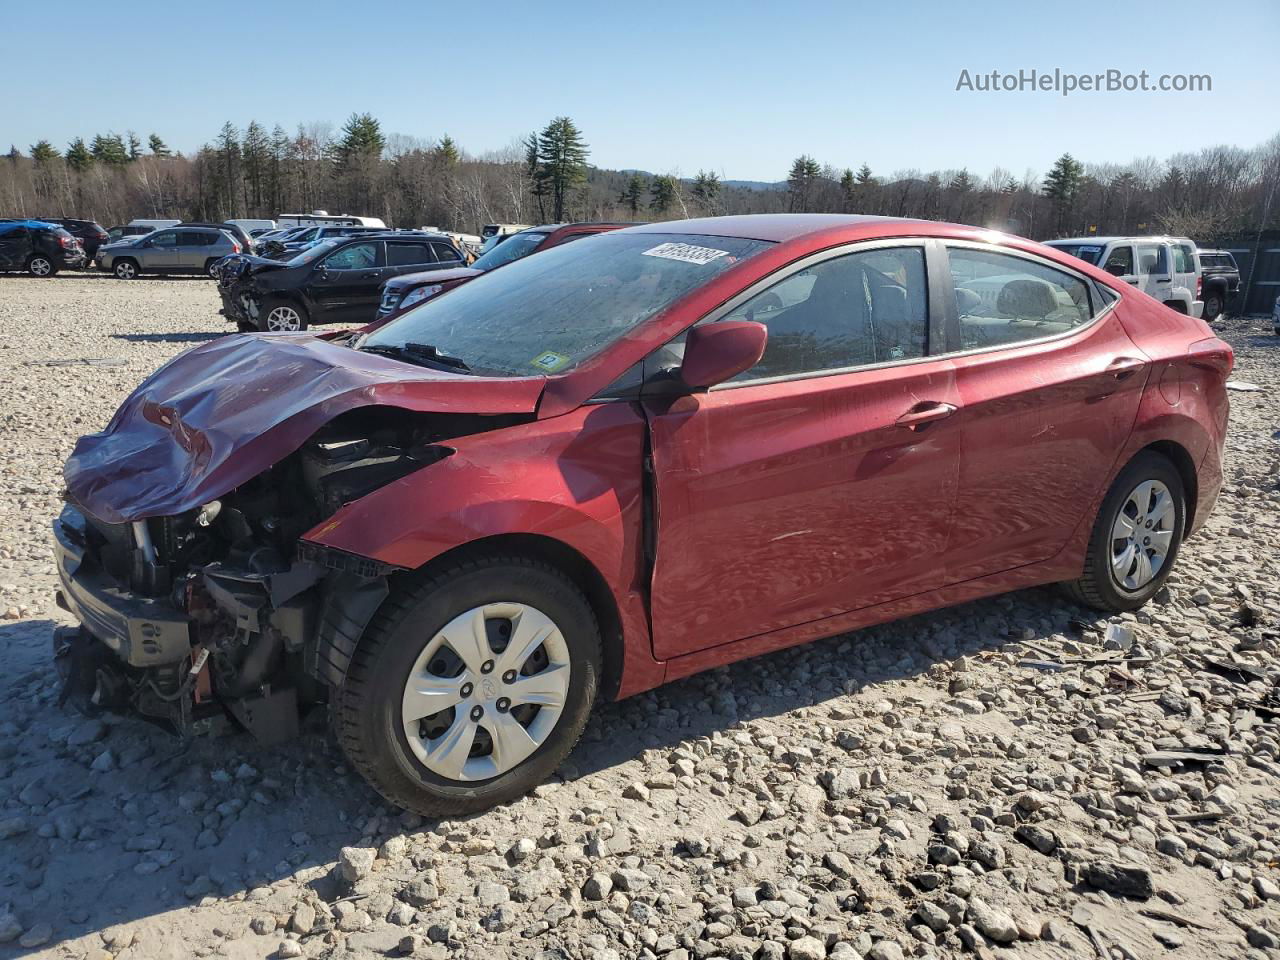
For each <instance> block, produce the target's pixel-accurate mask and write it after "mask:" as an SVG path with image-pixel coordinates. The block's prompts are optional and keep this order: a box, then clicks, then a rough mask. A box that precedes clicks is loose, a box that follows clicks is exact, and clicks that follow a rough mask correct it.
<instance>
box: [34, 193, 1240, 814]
mask: <svg viewBox="0 0 1280 960" xmlns="http://www.w3.org/2000/svg"><path fill="white" fill-rule="evenodd" d="M361 242H364V241H361ZM378 242H382V241H378ZM1231 365H1232V354H1231V350H1230V347H1228V346H1227V345H1226V344H1225V343H1223V342H1222V341H1220V340H1218V339H1216V338H1214V337H1213V335H1212V334H1211V332H1210V331H1209V330H1208V328H1207V327H1206V326H1205V325H1204V324H1203V323H1202V322H1201V321H1200V320H1198V319H1196V318H1194V317H1189V316H1186V315H1182V314H1179V313H1176V312H1174V311H1172V310H1170V309H1168V308H1167V307H1164V306H1163V305H1161V304H1159V303H1156V302H1154V301H1152V300H1151V299H1150V298H1147V297H1144V296H1141V295H1140V294H1138V293H1137V292H1136V291H1133V290H1131V289H1129V288H1128V287H1127V286H1126V285H1125V284H1124V283H1123V282H1122V281H1119V280H1117V279H1115V278H1114V277H1111V276H1110V275H1108V274H1106V273H1104V272H1103V271H1100V270H1098V269H1097V268H1095V267H1093V266H1090V265H1088V264H1084V263H1082V262H1080V261H1078V260H1075V259H1073V258H1071V257H1068V256H1066V255H1064V254H1060V253H1056V252H1054V251H1050V250H1048V249H1047V248H1045V247H1042V246H1039V245H1037V244H1034V243H1031V242H1029V241H1024V240H1019V239H1016V238H1011V237H1006V236H1003V235H998V234H992V233H990V232H988V231H981V230H976V229H973V228H968V227H960V226H951V225H946V224H939V223H924V222H919V221H907V220H891V219H881V218H862V217H829V216H809V215H778V216H753V217H726V218H709V219H704V220H692V221H683V222H677V223H663V224H656V225H652V226H641V227H632V228H630V229H626V230H619V231H616V232H610V233H604V234H601V235H599V236H594V237H590V238H587V239H584V240H581V241H578V242H575V243H572V244H566V245H562V246H559V247H557V248H555V249H551V250H548V251H546V252H545V253H541V254H539V255H538V256H535V257H528V258H524V259H521V260H518V261H516V262H514V263H512V264H509V265H508V266H506V267H504V268H503V269H501V270H495V271H493V272H491V273H488V274H485V275H484V276H482V277H480V278H479V279H477V280H474V281H471V282H469V283H467V284H465V285H463V286H461V287H459V288H458V289H456V290H454V291H453V292H451V293H450V294H449V296H447V297H439V298H436V299H433V300H430V301H428V302H426V303H424V304H423V305H421V306H419V307H416V308H414V309H412V310H409V311H407V312H406V313H404V314H402V315H401V316H399V317H396V318H394V319H392V320H391V321H390V322H388V323H386V324H385V325H383V326H381V327H380V328H379V329H376V330H363V331H346V332H342V333H336V334H329V335H325V336H318V335H315V334H311V333H282V334H250V335H233V336H230V337H226V338H223V339H221V340H217V341H214V342H211V343H208V344H203V345H201V346H198V347H196V348H194V349H193V350H190V351H188V352H187V353H185V354H182V355H180V356H179V357H177V358H176V359H174V360H172V361H170V362H169V363H168V364H167V365H166V366H164V367H162V368H161V369H160V370H159V371H157V372H156V373H155V374H153V375H152V376H151V377H150V378H149V379H147V380H146V381H144V382H143V383H142V384H141V385H140V386H139V387H138V388H137V390H136V391H135V392H134V393H133V394H132V395H131V396H130V397H129V398H128V399H127V400H126V401H125V403H124V404H123V405H122V406H121V407H120V409H119V410H118V411H117V413H116V414H115V416H114V417H113V418H112V419H111V421H110V423H109V424H107V426H106V428H105V429H104V430H103V431H101V432H100V433H96V434H92V435H90V436H86V437H83V438H81V439H80V441H79V442H78V443H77V445H76V447H75V450H74V451H73V453H72V455H71V457H70V459H69V460H68V462H67V465H66V469H65V476H66V481H67V492H66V499H67V503H66V506H65V508H64V509H63V511H62V514H61V516H60V517H59V518H58V519H57V521H56V523H55V525H54V528H55V534H56V552H57V564H58V572H59V576H60V581H61V589H60V591H59V602H60V604H61V605H62V606H63V608H64V609H66V610H68V611H70V613H71V614H72V615H73V616H74V618H75V619H76V620H77V621H78V626H76V627H66V628H62V629H60V630H59V631H58V632H57V633H56V636H55V651H54V657H55V663H56V665H57V668H58V670H59V672H60V674H61V675H62V677H63V683H64V687H63V689H64V696H65V698H66V699H68V700H69V701H70V702H72V703H74V704H75V705H77V706H78V707H80V708H81V709H83V710H85V711H89V712H92V711H97V710H103V709H118V710H123V711H132V712H134V713H137V714H140V715H142V716H145V717H148V718H151V719H154V720H157V721H159V722H162V723H165V724H166V725H169V726H171V727H173V728H174V729H176V730H177V731H179V732H182V733H188V732H191V731H192V730H193V729H194V728H196V727H198V725H199V723H200V721H201V720H202V719H204V718H212V717H230V718H232V719H233V720H234V721H235V722H237V723H239V724H240V725H242V726H243V727H244V728H245V729H246V730H248V731H249V732H250V733H252V734H253V735H254V736H255V737H257V738H259V739H260V740H262V741H263V742H267V743H270V742H276V741H279V740H283V739H286V738H288V737H291V736H293V735H294V734H295V733H296V732H297V730H298V726H299V719H300V717H301V716H302V715H303V714H304V713H305V712H306V711H307V710H310V709H314V708H324V709H327V710H328V712H329V715H330V718H331V721H332V724H333V727H334V730H335V733H336V737H337V740H338V742H339V744H340V745H341V747H342V749H343V750H344V752H345V754H346V756H347V757H348V758H349V760H350V762H351V763H352V765H353V766H354V767H355V768H356V769H357V770H358V771H359V772H360V773H361V774H362V775H363V776H364V777H365V778H366V779H367V780H368V781H369V782H370V783H371V784H372V785H373V786H374V788H376V789H377V790H378V791H379V792H380V793H381V794H382V795H383V796H384V797H385V798H387V799H388V800H389V801H391V802H392V803H395V804H397V805H399V806H402V807H405V808H408V809H412V810H415V811H418V812H420V813H423V814H425V815H436V816H438V815H453V814H461V813H465V812H469V811H474V810H477V809H481V808H483V807H486V806H489V805H491V804H494V803H498V802H501V801H504V800H508V799H511V798H513V797H516V796H518V795H520V794H521V793H523V792H525V791H527V790H528V789H530V788H532V787H533V786H535V785H536V784H538V783H539V782H541V781H542V780H544V779H546V778H547V777H548V776H550V775H551V774H552V773H553V772H554V771H555V769H556V768H557V767H558V765H559V764H560V763H561V761H563V759H564V758H565V757H566V756H567V755H568V753H569V751H570V750H571V749H572V747H573V745H574V744H575V742H576V741H577V740H578V738H579V736H580V735H581V733H582V730H583V728H584V726H585V724H586V722H587V719H588V715H589V712H590V710H591V707H592V704H593V703H594V702H595V701H596V700H597V699H598V698H619V697H625V696H629V695H631V694H635V693H638V692H640V691H643V690H647V689H651V688H653V687H656V686H658V685H659V684H662V683H664V682H668V681H671V680H675V679H678V678H680V677H684V676H688V675H690V674H692V673H695V672H698V671H700V670H705V669H708V668H711V667H715V666H719V665H722V664H725V663H729V662H732V661H734V660H737V659H740V658H743V657H747V656H753V655H756V654H760V653H764V652H768V651H771V650H776V649H780V648H783V647H787V646H791V645H794V644H797V643H803V642H806V641H809V640H813V639H817V638H820V637H826V636H831V635H834V634H838V633H842V632H845V631H848V630H851V629H854V628H857V627H860V626H865V625H867V624H871V623H876V622H881V621H884V620H888V619H892V618H895V617H900V616H904V615H908V614H912V613H917V612H921V611H924V610H928V609H933V608H936V607H940V606H944V605H948V604H953V603H958V602H962V601H966V600H970V599H975V598H977V597H982V596H988V595H991V594H995V593H1000V592H1004V591H1007V590H1011V589H1017V588H1020V587H1026V586H1032V585H1036V584H1043V583H1052V582H1061V583H1064V584H1065V585H1066V587H1067V589H1068V590H1069V592H1070V593H1071V594H1072V595H1073V596H1074V597H1076V599H1077V600H1078V601H1080V602H1082V603H1085V604H1089V605H1092V606H1095V607H1098V608H1101V609H1106V610H1132V609H1135V608H1136V607H1138V606H1140V605H1141V604H1143V603H1144V602H1146V601H1147V600H1148V599H1149V598H1150V597H1151V596H1153V595H1154V594H1155V593H1156V591H1158V590H1159V588H1160V586H1161V585H1162V584H1163V583H1164V581H1165V579H1166V578H1167V577H1168V575H1169V571H1170V569H1171V568H1172V566H1173V564H1174V561H1175V559H1176V556H1177V553H1178V550H1179V548H1180V547H1181V545H1182V542H1183V540H1184V539H1185V537H1186V536H1187V535H1188V534H1189V533H1191V532H1193V531H1194V530H1196V529H1197V528H1199V527H1200V526H1201V525H1202V524H1203V523H1204V522H1205V519H1206V518H1207V516H1208V514H1209V512H1210V510H1211V509H1212V507H1213V504H1214V501H1215V499H1216V496H1217V493H1218V490H1219V488H1220V486H1221V483H1222V473H1221V453H1222V446H1223V442H1224V436H1225V430H1226V422H1227V401H1226V391H1225V387H1224V383H1225V379H1226V377H1227V374H1228V373H1229V371H1230V369H1231ZM1049 491H1052V495H1047V494H1048V492H1049Z"/></svg>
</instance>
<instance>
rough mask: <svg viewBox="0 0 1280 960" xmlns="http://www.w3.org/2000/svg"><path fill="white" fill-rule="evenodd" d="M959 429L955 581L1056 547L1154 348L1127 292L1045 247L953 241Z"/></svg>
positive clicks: (1097, 478) (1128, 422)
mask: <svg viewBox="0 0 1280 960" xmlns="http://www.w3.org/2000/svg"><path fill="white" fill-rule="evenodd" d="M947 250H948V254H949V260H950V273H951V281H952V286H953V289H954V291H955V315H954V320H953V324H954V325H953V326H952V331H953V334H952V335H953V337H954V338H956V339H955V341H953V342H955V343H956V346H958V347H959V352H958V353H957V354H956V356H955V359H954V363H955V367H956V387H957V392H958V394H959V397H960V400H959V407H960V409H959V412H958V414H957V416H956V417H955V418H954V420H955V422H954V424H948V426H953V427H954V428H955V429H956V431H957V432H958V434H959V439H960V460H959V465H960V472H959V494H958V503H957V508H956V519H955V524H954V526H953V532H952V536H951V541H950V544H949V545H948V548H947V551H946V565H947V576H948V579H949V580H951V581H952V582H958V581H963V580H971V579H973V578H975V577H980V576H985V575H987V574H991V573H997V572H999V571H1003V570H1009V569H1012V568H1014V567H1019V566H1023V565H1025V564H1029V563H1034V562H1036V561H1039V560H1045V559H1048V558H1049V557H1051V556H1053V555H1054V554H1056V553H1057V552H1058V551H1059V550H1060V549H1061V548H1062V547H1063V545H1064V544H1065V543H1066V541H1067V538H1068V537H1069V536H1070V535H1071V533H1072V531H1074V530H1075V529H1076V527H1077V525H1078V524H1079V523H1080V522H1081V521H1082V520H1083V519H1085V518H1086V517H1088V516H1089V515H1090V511H1091V509H1092V507H1093V505H1094V504H1095V503H1096V499H1097V497H1098V496H1099V495H1100V494H1101V488H1102V485H1103V484H1104V482H1105V481H1106V478H1107V477H1108V476H1109V475H1110V472H1111V469H1112V466H1113V464H1114V463H1115V460H1116V457H1117V456H1118V455H1119V452H1120V450H1121V449H1122V448H1123V446H1124V444H1125V441H1126V440H1127V439H1128V437H1129V433H1130V432H1131V430H1132V429H1133V424H1134V420H1135V418H1136V416H1137V411H1138V402H1139V400H1140V398H1141V396H1142V389H1143V387H1144V385H1145V384H1146V379H1147V372H1148V362H1149V361H1148V358H1147V357H1146V355H1145V354H1143V353H1142V352H1141V351H1140V350H1139V349H1138V347H1137V346H1136V345H1135V344H1134V343H1133V342H1132V341H1131V340H1130V339H1129V337H1128V336H1127V335H1126V334H1125V331H1124V328H1123V327H1122V326H1121V324H1120V321H1119V318H1118V317H1117V316H1116V307H1117V306H1118V297H1115V295H1114V294H1108V293H1106V292H1105V291H1104V290H1103V288H1101V287H1099V286H1097V285H1095V284H1093V283H1092V281H1089V280H1088V279H1087V278H1085V277H1083V276H1081V275H1079V274H1076V273H1073V272H1071V271H1068V270H1066V269H1064V268H1061V267H1059V266H1058V265H1057V264H1055V263H1053V262H1051V261H1047V260H1041V259H1039V258H1038V257H1035V256H1032V255H1029V254H1021V253H1018V252H1014V251H1005V252H1000V251H996V250H993V249H992V248H991V247H990V246H988V245H980V244H961V243H958V242H957V243H948V245H947Z"/></svg>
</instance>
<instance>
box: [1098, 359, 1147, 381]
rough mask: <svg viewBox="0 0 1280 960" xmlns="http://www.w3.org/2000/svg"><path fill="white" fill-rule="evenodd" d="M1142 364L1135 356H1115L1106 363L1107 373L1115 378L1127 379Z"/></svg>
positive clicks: (1139, 368)
mask: <svg viewBox="0 0 1280 960" xmlns="http://www.w3.org/2000/svg"><path fill="white" fill-rule="evenodd" d="M1142 364H1143V361H1142V360H1139V359H1138V358H1137V357H1116V358H1115V359H1114V360H1112V361H1111V362H1110V363H1108V364H1107V373H1109V374H1111V376H1113V377H1115V378H1116V379H1117V380H1128V379H1129V378H1130V377H1132V376H1133V375H1134V374H1135V373H1137V372H1138V371H1139V370H1141V369H1142Z"/></svg>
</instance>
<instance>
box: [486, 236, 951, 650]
mask: <svg viewBox="0 0 1280 960" xmlns="http://www.w3.org/2000/svg"><path fill="white" fill-rule="evenodd" d="M508 242H510V241H508ZM926 246H929V245H926V244H925V243H923V242H919V241H916V242H912V241H906V242H903V241H897V242H895V243H891V244H864V245H860V246H856V247H852V248H843V249H842V250H837V251H831V252H828V253H824V254H821V255H819V256H817V257H812V258H809V259H808V260H806V261H801V262H800V263H799V264H796V265H793V266H792V267H788V268H784V270H783V271H780V272H779V274H775V276H774V278H770V279H769V280H765V281H762V282H761V283H759V284H756V285H755V286H754V287H753V288H752V289H751V290H748V291H746V292H745V293H744V294H743V295H741V296H740V297H738V298H736V300H735V301H730V303H729V304H727V305H726V307H725V308H722V309H721V310H720V311H718V312H717V313H716V314H713V315H712V316H711V317H709V318H708V321H706V322H715V321H716V320H723V319H735V320H736V319H747V320H756V321H759V322H762V323H764V324H765V325H766V326H767V327H768V328H769V343H768V346H767V347H766V349H765V354H764V357H763V358H762V359H761V361H760V363H759V364H758V365H757V366H756V367H755V368H753V369H751V370H748V371H746V372H745V373H743V374H741V375H740V376H739V377H737V378H735V379H734V380H732V381H730V382H728V383H725V384H721V385H719V386H718V387H714V388H712V389H711V390H710V391H708V392H705V393H699V394H690V395H684V396H680V397H678V398H676V399H674V400H672V399H671V398H669V397H668V398H663V397H661V396H654V397H649V398H646V399H645V401H644V405H645V408H646V412H647V415H648V417H649V421H650V428H651V445H652V471H653V477H654V485H655V491H656V492H655V497H656V515H657V529H656V550H655V562H654V569H653V582H652V590H651V596H652V601H651V605H652V621H653V645H654V653H655V655H656V656H657V657H658V658H660V659H666V658H668V657H675V656H680V655H682V654H688V653H692V652H694V651H697V650H702V649H706V648H709V647H714V646H717V645H719V644H723V643H729V642H732V641H735V640H741V639H744V638H747V637H751V636H755V635H758V634H763V633H767V632H770V631H773V630H777V629H780V628H785V627H789V626H794V625H798V624H801V623H806V622H809V621H815V620H821V619H823V618H826V617H830V616H833V615H836V614H839V613H842V612H845V611H848V610H853V609H857V608H859V607H864V606H869V605H872V604H876V603H882V602H885V601H888V600H892V599H895V598H898V597H902V596H906V595H908V594H912V593H917V592H920V591H924V590H929V589H932V588H934V587H938V586H941V585H942V583H943V579H942V577H943V566H942V563H941V557H942V554H943V552H944V550H945V548H946V543H947V537H948V533H949V530H950V525H951V515H952V510H953V507H954V504H955V490H956V468H957V463H958V457H959V445H958V433H957V431H955V430H954V429H953V428H952V424H951V422H950V421H949V418H948V415H949V414H950V413H952V412H954V410H955V405H956V403H957V396H956V391H955V380H954V372H953V370H952V365H951V362H950V361H949V360H945V359H935V358H933V357H931V356H930V355H929V354H928V344H929V341H930V339H931V338H930V336H929V331H930V317H931V313H930V300H931V299H933V300H935V302H936V296H935V297H933V298H931V297H930V295H929V287H928V283H927V273H926V269H925V262H926V253H925V251H926ZM680 350H682V344H681V343H679V342H677V343H673V344H671V345H669V346H668V347H667V348H664V350H662V351H659V354H664V355H666V356H669V357H670V356H673V355H675V354H678V352H679V351H680ZM904 418H906V419H904Z"/></svg>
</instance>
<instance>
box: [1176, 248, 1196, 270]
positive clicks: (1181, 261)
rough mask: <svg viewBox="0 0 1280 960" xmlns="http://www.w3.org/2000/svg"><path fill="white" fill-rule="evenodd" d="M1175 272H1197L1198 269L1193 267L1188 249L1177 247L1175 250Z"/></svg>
mask: <svg viewBox="0 0 1280 960" xmlns="http://www.w3.org/2000/svg"><path fill="white" fill-rule="evenodd" d="M1173 270H1174V272H1175V273H1195V272H1196V268H1195V267H1193V266H1192V265H1191V257H1190V255H1189V254H1188V252H1187V248H1186V247H1183V246H1176V247H1174V248H1173Z"/></svg>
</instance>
